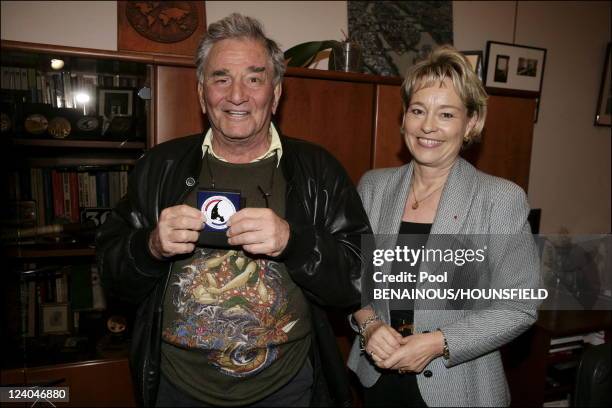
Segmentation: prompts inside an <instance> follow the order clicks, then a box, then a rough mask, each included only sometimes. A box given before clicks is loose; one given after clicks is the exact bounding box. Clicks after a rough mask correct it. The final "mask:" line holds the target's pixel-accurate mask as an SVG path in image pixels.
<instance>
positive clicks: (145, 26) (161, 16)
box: [126, 1, 199, 43]
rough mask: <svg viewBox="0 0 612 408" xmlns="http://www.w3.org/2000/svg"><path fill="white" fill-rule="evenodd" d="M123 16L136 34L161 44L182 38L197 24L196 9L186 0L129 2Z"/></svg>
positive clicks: (190, 32)
mask: <svg viewBox="0 0 612 408" xmlns="http://www.w3.org/2000/svg"><path fill="white" fill-rule="evenodd" d="M126 16H127V19H128V22H129V23H130V25H131V26H132V27H133V28H134V29H135V30H136V31H137V32H138V33H139V34H140V35H142V36H143V37H146V38H148V39H149V40H152V41H157V42H162V43H174V42H179V41H183V40H185V39H186V38H188V37H189V36H191V35H192V34H193V33H194V31H195V30H196V29H197V27H198V24H199V19H198V13H197V9H196V7H195V5H193V4H191V2H190V1H129V2H127V7H126Z"/></svg>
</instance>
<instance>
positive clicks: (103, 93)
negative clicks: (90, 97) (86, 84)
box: [97, 88, 134, 122]
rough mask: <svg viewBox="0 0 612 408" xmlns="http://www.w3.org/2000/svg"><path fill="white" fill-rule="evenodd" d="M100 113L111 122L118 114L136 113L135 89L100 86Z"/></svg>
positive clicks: (128, 114) (106, 120)
mask: <svg viewBox="0 0 612 408" xmlns="http://www.w3.org/2000/svg"><path fill="white" fill-rule="evenodd" d="M97 99H98V115H99V116H102V117H103V118H104V121H105V122H110V121H111V120H112V118H114V117H116V116H132V115H133V114H134V89H132V88H98V98H97Z"/></svg>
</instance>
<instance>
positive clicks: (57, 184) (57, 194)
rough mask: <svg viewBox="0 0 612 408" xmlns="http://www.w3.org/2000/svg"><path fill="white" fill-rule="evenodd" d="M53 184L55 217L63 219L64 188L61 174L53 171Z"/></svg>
mask: <svg viewBox="0 0 612 408" xmlns="http://www.w3.org/2000/svg"><path fill="white" fill-rule="evenodd" d="M51 182H52V186H53V217H54V218H62V217H63V216H64V187H63V181H62V176H61V174H60V173H59V172H58V171H57V170H55V169H53V170H51Z"/></svg>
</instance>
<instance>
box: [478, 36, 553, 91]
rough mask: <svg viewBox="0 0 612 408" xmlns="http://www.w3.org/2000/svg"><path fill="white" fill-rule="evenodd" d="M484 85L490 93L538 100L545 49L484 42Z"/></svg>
mask: <svg viewBox="0 0 612 408" xmlns="http://www.w3.org/2000/svg"><path fill="white" fill-rule="evenodd" d="M486 57H487V58H486V63H485V70H484V75H483V76H484V84H485V86H486V88H487V91H488V92H489V93H491V94H500V95H514V96H528V97H538V96H540V94H541V93H542V81H543V79H544V65H545V63H546V49H545V48H538V47H529V46H526V45H517V44H508V43H501V42H495V41H487V54H486Z"/></svg>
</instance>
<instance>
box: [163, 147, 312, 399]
mask: <svg viewBox="0 0 612 408" xmlns="http://www.w3.org/2000/svg"><path fill="white" fill-rule="evenodd" d="M204 160H205V163H204V164H203V165H202V172H201V175H200V187H201V188H204V189H206V188H209V187H210V184H211V176H210V174H209V173H212V174H213V177H214V180H215V187H216V188H217V189H232V190H240V191H241V193H242V196H243V197H246V206H247V207H266V202H265V199H264V196H263V194H262V192H261V191H260V189H259V188H258V186H260V187H261V190H263V191H264V192H271V193H272V194H271V196H269V197H268V201H269V203H268V205H269V206H270V208H271V209H273V210H274V211H275V212H276V213H277V214H279V215H280V216H282V215H284V208H285V191H286V183H285V180H284V178H283V176H282V171H281V169H280V168H276V165H277V163H276V157H275V156H273V157H270V158H268V159H264V160H262V161H259V162H255V163H249V164H230V163H225V162H222V161H220V160H217V159H215V158H214V157H212V156H208V157H206V158H205V159H204ZM206 160H208V163H206ZM209 169H210V171H209ZM196 191H197V189H196V190H195V191H194V192H192V194H190V195H189V196H188V197H187V199H186V201H185V202H186V203H187V204H190V205H195V204H194V203H195V200H196V198H195V196H196ZM310 330H311V326H310V312H309V305H308V303H307V301H306V299H305V298H304V295H303V293H302V291H301V289H300V288H299V287H298V286H297V285H296V284H295V283H294V282H293V280H292V279H291V277H290V276H289V274H288V273H287V270H286V268H285V266H284V264H283V263H280V262H276V261H273V260H270V259H267V258H265V257H260V256H254V255H252V256H249V254H246V253H245V252H244V251H242V250H240V249H214V248H201V247H198V248H196V250H195V252H194V253H193V254H192V255H191V256H189V257H187V258H185V259H183V260H180V261H177V262H175V263H174V264H173V267H172V271H171V277H170V281H169V283H168V289H167V291H166V294H165V297H164V318H163V331H162V339H163V342H162V372H163V373H164V375H165V376H166V377H167V378H168V380H169V381H170V382H172V383H173V384H174V385H175V386H177V387H178V388H179V389H181V390H182V391H184V392H186V393H188V394H189V395H191V396H192V397H194V398H196V399H199V400H201V401H203V402H205V403H207V404H212V405H219V406H232V405H245V404H251V403H253V402H255V401H257V400H260V399H262V398H265V397H266V396H268V395H270V394H272V393H273V392H274V391H276V390H277V389H278V388H280V387H282V386H283V385H284V384H285V383H286V382H287V381H288V380H289V379H290V378H291V377H292V376H293V375H295V374H296V373H297V372H298V371H299V369H300V368H301V367H302V365H303V363H304V361H305V359H306V357H307V355H308V350H309V348H310V341H311V339H310Z"/></svg>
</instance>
